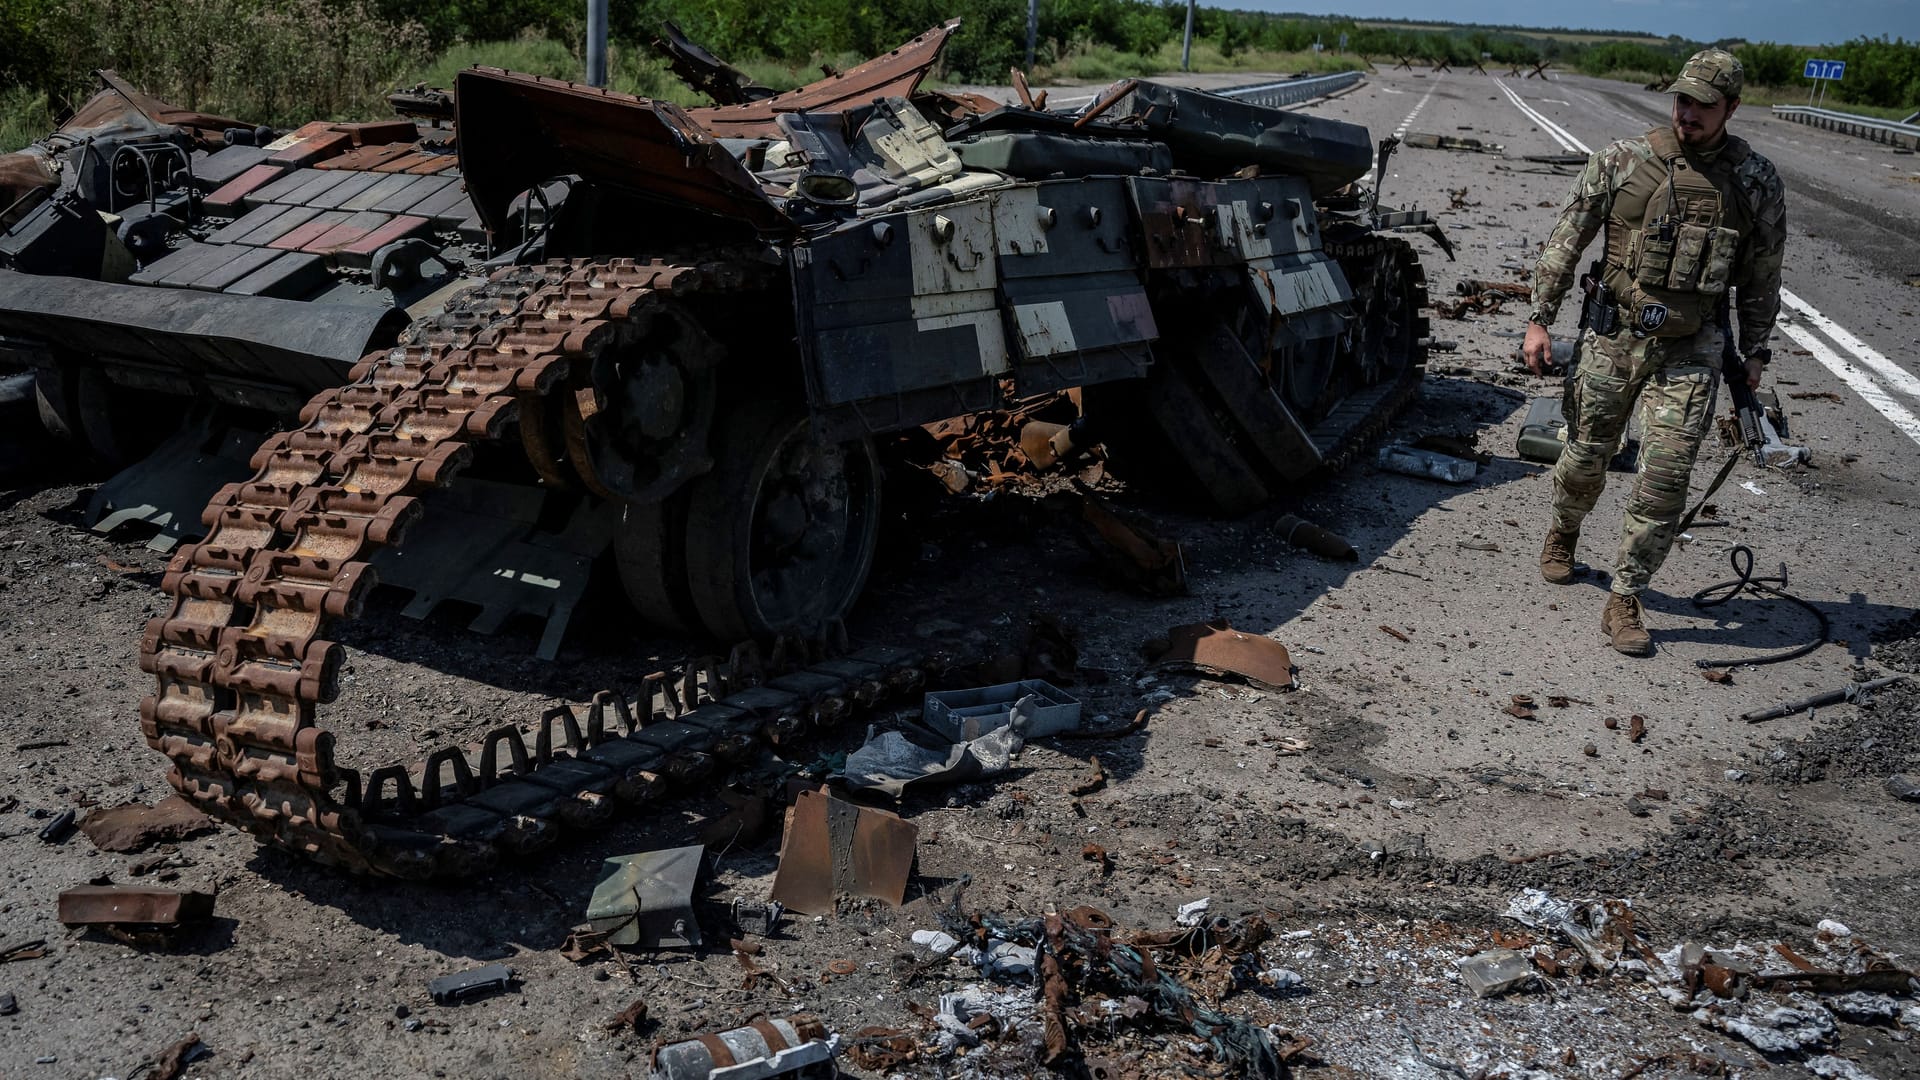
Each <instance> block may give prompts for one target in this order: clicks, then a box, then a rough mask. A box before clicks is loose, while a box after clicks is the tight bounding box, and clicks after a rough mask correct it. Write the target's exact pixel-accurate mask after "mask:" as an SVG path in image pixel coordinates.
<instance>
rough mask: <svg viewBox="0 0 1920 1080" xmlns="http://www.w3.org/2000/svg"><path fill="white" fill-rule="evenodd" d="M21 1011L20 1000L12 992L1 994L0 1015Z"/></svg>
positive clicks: (9, 1014) (10, 1014)
mask: <svg viewBox="0 0 1920 1080" xmlns="http://www.w3.org/2000/svg"><path fill="white" fill-rule="evenodd" d="M19 1011H20V1002H19V1000H18V999H16V998H15V997H14V996H13V995H12V994H11V993H6V994H0V1016H12V1015H13V1014H14V1013H17V1012H19Z"/></svg>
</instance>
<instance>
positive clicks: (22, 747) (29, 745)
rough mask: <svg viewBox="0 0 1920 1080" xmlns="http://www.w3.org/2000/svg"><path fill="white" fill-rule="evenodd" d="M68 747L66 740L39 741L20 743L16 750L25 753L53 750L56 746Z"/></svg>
mask: <svg viewBox="0 0 1920 1080" xmlns="http://www.w3.org/2000/svg"><path fill="white" fill-rule="evenodd" d="M66 745H68V743H67V740H65V739H37V740H35V741H33V742H23V743H20V744H19V745H17V746H15V747H14V749H15V750H17V751H21V752H25V751H28V750H51V749H53V748H54V747H56V746H66Z"/></svg>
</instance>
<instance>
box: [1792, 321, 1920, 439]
mask: <svg viewBox="0 0 1920 1080" xmlns="http://www.w3.org/2000/svg"><path fill="white" fill-rule="evenodd" d="M1783 291H1784V290H1783ZM1780 329H1781V330H1783V331H1785V332H1786V335H1787V336H1788V337H1790V338H1792V339H1793V340H1795V341H1797V342H1799V343H1800V345H1801V347H1803V348H1805V349H1806V350H1807V351H1808V352H1810V353H1812V354H1813V358H1814V359H1815V360H1818V361H1820V363H1821V364H1822V365H1823V366H1824V367H1825V368H1826V369H1827V370H1828V371H1831V372H1833V373H1834V374H1835V375H1837V376H1839V378H1840V381H1841V382H1843V383H1846V384H1847V386H1848V387H1850V388H1851V389H1852V390H1853V392H1854V393H1856V394H1859V395H1860V397H1861V398H1862V399H1864V400H1865V401H1866V403H1867V404H1869V405H1871V406H1873V407H1874V408H1875V409H1877V410H1879V412H1880V415H1882V416H1884V417H1886V418H1887V419H1889V420H1891V421H1893V426H1894V427H1896V428H1898V429H1900V433H1901V434H1903V435H1905V436H1906V437H1907V438H1909V439H1912V440H1913V441H1914V442H1915V443H1920V416H1915V415H1913V413H1911V412H1909V411H1908V410H1907V408H1906V407H1905V406H1903V405H1901V404H1900V403H1899V402H1897V401H1895V400H1893V397H1892V396H1891V395H1889V394H1888V393H1887V392H1886V391H1885V390H1884V389H1882V388H1881V386H1880V384H1879V383H1877V382H1874V381H1873V380H1872V379H1870V378H1868V377H1867V375H1866V373H1865V372H1863V371H1861V370H1860V369H1859V368H1856V367H1854V366H1853V365H1852V364H1849V363H1847V361H1846V360H1845V359H1843V358H1842V357H1841V356H1840V354H1839V353H1837V352H1834V351H1833V350H1832V349H1831V348H1828V347H1827V343H1826V342H1824V341H1821V340H1820V339H1819V338H1817V337H1814V336H1813V332H1812V331H1811V330H1808V329H1807V328H1805V327H1803V326H1797V325H1795V324H1793V323H1788V324H1786V325H1784V326H1782V327H1781V328H1780Z"/></svg>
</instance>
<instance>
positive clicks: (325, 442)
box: [140, 260, 957, 878]
mask: <svg viewBox="0 0 1920 1080" xmlns="http://www.w3.org/2000/svg"><path fill="white" fill-rule="evenodd" d="M739 281H740V267H739V266H738V264H734V263H715V264H711V265H680V264H668V263H644V262H636V261H632V260H614V261H611V262H607V263H598V264H595V263H585V262H572V263H551V264H547V265H544V266H526V267H511V268H508V269H505V270H502V271H500V272H499V273H497V274H495V275H494V276H493V277H492V278H491V279H490V280H488V281H487V282H486V283H485V284H483V285H480V286H478V287H476V288H474V289H472V290H468V291H466V292H463V293H462V294H460V295H458V296H456V297H455V298H454V299H453V300H452V301H451V302H450V303H449V304H448V305H447V308H446V309H445V310H444V311H442V312H441V313H439V314H438V315H434V316H430V317H428V318H426V319H423V320H421V321H419V322H416V323H415V324H414V325H413V326H412V327H410V328H409V330H408V332H407V334H406V335H405V337H403V339H402V340H403V342H404V343H403V344H402V345H400V346H398V347H396V348H394V349H391V350H388V351H384V352H379V353H374V354H372V355H369V356H367V357H366V358H364V359H363V360H361V362H360V363H359V364H358V365H357V366H356V367H355V368H354V369H353V372H352V376H351V380H352V381H351V382H350V383H349V384H347V385H345V386H342V387H340V388H338V389H334V390H329V391H327V392H325V393H322V394H320V395H318V396H316V397H315V398H314V399H313V400H312V401H310V402H309V403H308V404H307V406H306V407H305V408H304V409H303V410H302V411H301V414H300V419H301V426H300V427H299V428H298V429H295V430H292V431H288V432H284V433H282V434H278V435H275V436H273V437H272V438H270V439H268V440H267V441H266V442H265V443H264V444H262V446H261V447H260V449H259V450H258V451H256V452H255V454H254V456H253V458H252V461H251V464H252V467H253V468H254V469H255V470H256V472H255V475H254V477H253V478H252V479H251V480H248V481H246V482H244V483H240V484H233V485H229V486H228V487H226V488H224V489H222V490H221V491H220V492H219V494H217V495H216V496H215V497H214V499H213V500H212V501H211V502H210V503H209V504H208V506H207V508H206V511H205V513H204V514H203V520H204V522H205V524H206V525H207V528H208V530H209V532H208V535H207V537H206V538H205V540H203V541H202V542H200V543H198V544H194V545H191V546H183V547H182V548H180V549H179V551H178V552H176V553H175V555H174V557H173V559H172V561H171V563H170V564H169V566H168V568H167V573H166V575H165V578H164V580H163V582H162V587H163V588H164V589H165V591H166V593H167V594H168V596H169V597H170V599H171V604H172V606H171V609H170V610H169V611H168V612H167V613H166V614H165V615H163V616H161V617H158V618H156V619H154V620H152V621H151V622H150V623H148V624H147V626H146V629H145V632H144V634H143V636H142V638H141V643H140V667H141V670H142V671H145V672H147V673H148V674H150V675H152V676H154V679H155V688H154V692H153V694H152V695H151V696H149V697H147V698H146V699H145V700H144V701H143V702H142V703H141V709H140V726H141V730H142V733H143V734H144V735H145V736H146V739H147V743H148V745H150V746H152V747H153V748H154V749H156V750H159V751H160V752H161V753H163V754H165V755H166V756H167V757H168V759H169V760H170V761H171V762H172V763H173V768H172V770H171V771H170V772H169V774H168V781H169V782H170V783H171V784H172V785H173V787H174V788H175V789H177V790H178V791H179V792H180V793H181V794H182V795H184V796H186V797H187V798H188V799H190V800H191V801H192V802H193V803H194V804H195V805H197V806H198V807H199V808H200V809H202V810H203V811H205V812H207V813H208V814H210V815H212V816H213V817H215V818H218V819H220V820H223V821H227V822H231V823H233V824H235V825H238V826H241V827H242V828H244V829H246V830H248V831H249V832H252V833H253V834H254V835H255V836H256V837H258V838H259V839H260V840H261V841H262V842H263V843H266V844H269V845H273V846H276V847H280V848H284V849H287V850H289V851H292V852H295V853H298V854H300V855H304V856H307V857H310V858H313V859H316V860H318V861H320V862H323V863H328V864H332V865H336V866H340V867H344V868H346V869H349V870H353V871H358V872H365V873H373V874H380V875H391V876H395V877H402V878H428V877H460V876H467V875H472V874H475V873H479V872H482V871H485V870H486V869H488V868H490V867H492V866H493V865H495V864H496V863H497V862H498V861H500V860H501V859H502V858H504V857H510V856H517V855H523V854H525V853H527V852H530V851H533V850H535V849H538V848H540V847H544V846H546V845H548V844H550V843H552V842H553V841H554V840H555V839H556V838H557V837H558V835H559V834H560V832H561V830H562V829H563V828H579V829H591V828H594V827H596V826H597V825H599V824H600V823H602V822H604V821H605V820H607V819H608V818H609V817H610V816H611V815H612V813H613V811H614V809H615V805H616V803H615V800H624V801H627V802H632V803H646V802H649V801H652V800H655V799H657V798H659V797H660V796H662V795H663V794H665V793H666V792H668V791H670V790H672V789H674V788H677V787H684V786H685V785H687V784H689V783H691V782H693V781H695V780H697V779H700V778H702V777H705V776H708V775H709V774H711V773H713V772H714V771H715V770H716V769H718V768H722V767H724V766H726V765H728V764H730V763H735V762H739V761H741V760H743V759H745V758H748V757H752V756H756V755H757V754H758V752H759V750H760V743H761V741H762V740H772V741H775V742H780V741H786V740H790V739H792V738H793V737H795V736H797V735H799V734H801V733H802V732H803V731H805V730H807V729H808V728H809V727H811V726H814V725H821V724H827V723H831V722H834V721H836V720H839V719H841V718H844V717H845V716H846V715H848V714H850V713H852V712H853V711H855V710H858V709H861V708H864V707H871V706H873V705H875V704H877V703H879V702H881V701H882V700H885V699H888V698H891V697H895V696H898V695H903V694H908V693H912V692H913V691H915V690H917V689H919V688H920V687H921V686H923V685H924V684H926V683H927V681H928V680H929V679H931V678H937V677H939V676H940V675H941V674H942V673H943V672H948V671H952V670H953V669H954V668H955V666H956V663H957V662H956V661H952V660H948V659H945V658H942V657H940V656H937V655H927V654H915V653H909V652H906V651H904V650H894V649H869V650H866V651H863V652H856V653H851V654H848V653H847V651H846V648H845V644H844V632H842V633H841V634H840V638H841V641H840V642H839V643H838V647H834V646H833V645H828V644H822V643H794V642H784V643H779V644H776V645H775V647H774V648H773V650H772V654H771V655H770V656H767V657H764V658H763V657H762V656H760V655H759V653H758V650H757V649H755V648H754V647H752V646H744V647H741V648H737V649H735V650H734V651H733V653H732V654H731V655H730V656H729V657H728V658H727V660H726V661H725V662H721V661H719V660H718V659H717V658H709V659H705V660H696V661H694V662H692V663H690V664H689V665H688V666H687V667H686V668H685V669H684V670H681V671H678V672H674V673H665V672H661V673H655V674H653V675H651V676H648V677H647V678H646V679H645V680H643V682H642V688H641V690H640V693H639V695H638V697H637V698H635V699H633V700H629V699H628V698H627V697H626V696H624V695H621V694H615V693H612V692H606V691H603V692H601V693H600V694H598V695H596V696H595V697H594V699H593V701H592V702H591V704H590V705H588V706H587V707H586V708H585V712H584V716H583V715H581V714H580V713H579V712H576V711H575V709H574V708H573V707H571V706H558V707H555V708H550V709H547V710H546V711H544V712H543V713H542V714H541V715H540V716H539V717H538V718H537V719H536V720H535V721H534V722H533V723H531V724H529V725H522V724H504V725H502V726H499V727H496V728H494V729H492V730H490V731H488V732H487V734H486V735H485V737H484V739H483V740H482V741H481V743H480V744H479V745H478V746H475V747H467V748H461V747H453V746H448V747H444V748H442V749H438V750H435V751H434V752H432V753H431V754H429V755H427V757H426V759H425V760H424V761H422V762H420V763H418V764H417V765H415V766H411V767H409V766H408V765H404V764H395V765H387V766H383V767H380V768H376V769H372V770H370V771H368V772H366V773H365V774H364V775H363V774H362V773H361V771H359V770H356V769H351V768H348V767H346V766H344V765H341V764H339V763H338V762H337V761H336V760H335V757H334V736H333V734H332V733H331V732H329V731H327V730H326V729H325V728H323V727H321V726H320V724H319V718H318V710H319V707H320V706H321V705H325V704H328V703H330V702H332V701H333V699H334V697H335V696H336V693H337V690H338V673H339V670H340V664H341V660H342V650H341V647H340V646H339V645H338V644H337V643H335V642H333V641H330V640H327V639H326V638H325V637H324V636H323V635H324V634H326V632H327V630H328V628H329V626H331V625H333V624H335V623H336V622H337V621H338V620H341V619H351V618H354V617H356V616H357V615H358V614H359V613H360V611H361V608H362V606H363V603H364V600H365V598H366V596H367V595H368V593H369V592H370V591H371V589H372V587H373V585H374V583H375V579H374V573H373V571H372V570H371V569H370V568H369V567H368V564H367V560H368V559H369V558H370V557H371V556H372V555H373V553H374V552H375V551H376V550H377V549H378V548H380V547H382V546H384V545H388V544H397V543H399V542H400V539H401V537H402V535H403V534H404V532H405V531H406V529H407V528H408V527H409V526H410V525H411V524H412V523H413V522H414V521H415V520H417V519H418V518H419V516H420V514H421V512H422V504H421V502H420V500H419V498H418V496H419V495H420V494H422V493H424V492H426V491H428V490H430V489H432V488H434V487H438V486H443V485H445V484H447V483H449V482H450V481H451V480H452V479H453V477H454V476H455V475H456V474H457V473H458V472H459V471H460V470H461V469H462V468H463V467H465V466H466V464H467V463H468V461H469V460H470V458H471V455H472V446H473V444H475V443H477V442H479V441H481V440H487V439H495V438H499V437H500V436H501V435H502V434H503V433H504V432H505V431H506V430H507V429H508V426H509V424H510V422H511V421H513V420H514V418H515V417H516V415H517V413H518V412H519V411H520V410H526V411H527V412H528V413H532V412H533V411H535V410H539V409H542V408H544V407H545V406H546V404H547V402H546V400H545V399H548V398H550V397H552V396H554V395H556V394H564V393H568V392H570V391H572V392H577V391H578V386H577V384H574V383H571V382H570V381H569V379H568V367H569V362H570V360H572V359H574V358H577V357H580V356H582V355H584V354H586V353H587V352H588V351H589V350H591V349H593V348H594V347H595V346H596V344H597V342H598V341H599V339H600V336H601V335H604V334H607V333H609V332H610V331H611V330H612V328H613V327H614V325H615V324H616V323H617V322H619V321H621V320H624V319H629V318H634V317H636V316H640V315H644V314H645V313H646V310H647V308H648V307H649V306H650V305H655V304H659V303H662V302H664V301H666V300H667V299H669V298H671V297H674V296H678V295H681V294H685V293H689V292H693V291H696V290H714V289H722V290H724V289H728V288H731V287H734V286H735V285H737V284H738V283H739ZM523 427H524V428H530V429H534V430H533V431H531V432H530V431H527V430H523V431H522V438H523V440H525V441H526V443H527V450H528V454H529V457H530V458H532V459H534V460H533V464H534V466H535V468H536V469H537V470H539V471H540V472H541V473H542V474H543V475H548V476H550V477H551V476H557V475H558V473H559V471H560V470H562V469H564V468H565V466H566V462H565V461H564V460H561V458H562V456H563V455H562V454H560V453H556V452H555V451H553V450H552V449H550V448H549V447H548V446H547V445H546V444H545V443H544V441H543V440H541V439H540V438H539V436H538V427H539V425H532V424H530V425H524V426H523ZM573 464H574V467H575V468H576V469H583V470H584V469H590V468H591V465H590V464H588V463H583V462H577V461H576V462H574V463H573Z"/></svg>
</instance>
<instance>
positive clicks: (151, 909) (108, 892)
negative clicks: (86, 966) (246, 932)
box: [58, 885, 214, 930]
mask: <svg viewBox="0 0 1920 1080" xmlns="http://www.w3.org/2000/svg"><path fill="white" fill-rule="evenodd" d="M213 899H214V898H213V894H212V893H203V892H191V891H186V890H181V889H167V888H161V887H158V886H144V885H82V886H80V887H78V888H73V889H68V890H66V891H65V892H63V893H61V894H60V899H59V907H58V913H59V918H60V922H61V924H62V925H64V926H100V927H121V928H125V929H128V930H145V929H170V928H174V927H178V926H182V925H185V924H187V923H193V922H203V921H205V920H207V919H209V918H212V917H213Z"/></svg>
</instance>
